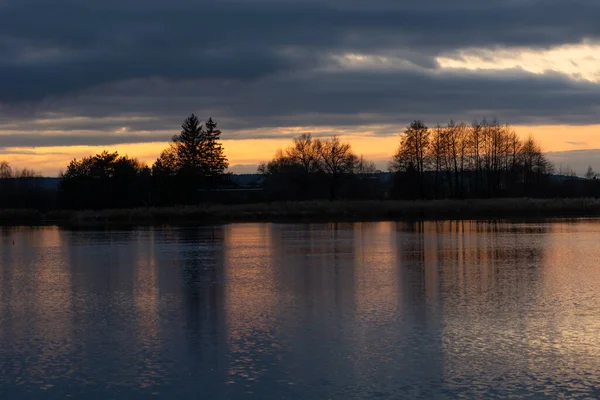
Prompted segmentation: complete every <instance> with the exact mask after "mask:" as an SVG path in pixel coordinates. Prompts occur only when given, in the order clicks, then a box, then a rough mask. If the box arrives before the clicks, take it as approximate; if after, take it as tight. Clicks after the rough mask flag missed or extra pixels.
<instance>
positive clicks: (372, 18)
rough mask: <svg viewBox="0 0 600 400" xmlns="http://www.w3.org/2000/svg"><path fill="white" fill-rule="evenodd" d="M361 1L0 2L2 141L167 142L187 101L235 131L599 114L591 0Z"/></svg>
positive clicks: (255, 133)
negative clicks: (540, 55) (536, 59)
mask: <svg viewBox="0 0 600 400" xmlns="http://www.w3.org/2000/svg"><path fill="white" fill-rule="evenodd" d="M357 3H358V2H349V1H346V0H319V1H316V0H309V1H307V0H302V1H301V0H277V1H275V0H270V1H269V0H230V1H217V0H203V1H200V2H190V1H188V0H169V1H166V0H161V1H159V0H147V1H144V2H143V3H140V2H139V1H133V0H102V1H100V0H90V1H76V0H64V1H61V2H48V1H46V0H4V1H0V134H2V136H0V146H2V147H17V146H22V147H27V146H31V145H37V146H51V145H57V146H64V145H69V144H72V145H83V144H89V145H101V144H115V143H137V142H139V141H164V140H168V139H169V138H170V136H171V135H172V134H173V133H176V131H177V129H178V126H179V124H180V122H181V120H182V119H183V118H184V117H185V116H187V115H188V114H189V113H191V112H196V113H197V114H199V115H200V116H202V117H208V116H209V115H210V116H213V117H214V118H215V119H216V120H217V121H220V122H221V126H222V127H223V129H224V131H225V132H226V134H230V135H231V136H230V138H232V139H235V138H252V137H269V136H271V135H273V134H274V133H273V132H276V130H277V129H278V128H280V127H293V126H301V127H314V126H333V127H335V126H339V127H348V126H356V127H357V133H360V130H361V129H362V128H360V127H364V126H373V125H378V126H382V125H386V126H394V125H396V124H405V123H406V122H407V121H409V120H411V119H413V118H423V119H425V120H426V121H427V122H429V123H436V122H445V121H446V120H448V119H450V118H455V119H464V120H467V121H469V120H472V119H474V118H482V117H483V116H488V117H498V118H500V119H501V120H502V121H505V122H510V123H512V124H559V123H560V124H593V123H598V122H600V121H599V119H600V117H599V115H600V114H599V113H598V111H599V107H600V84H599V83H596V82H595V81H594V80H590V79H578V76H579V75H578V68H579V69H581V68H582V65H583V61H586V60H587V63H586V68H587V69H589V68H590V67H589V66H590V65H594V60H595V58H594V57H595V55H594V54H593V53H591V54H587V53H586V51H590V50H589V49H590V48H592V49H593V48H594V47H593V46H592V47H590V45H589V44H590V43H592V44H593V43H596V42H597V41H598V40H600V25H598V23H597V18H596V17H597V16H598V15H600V4H599V3H598V2H597V1H595V0H579V1H558V0H544V1H535V0H491V1H490V0H488V1H485V2H482V1H480V0H458V1H453V2H448V1H446V0H430V1H428V2H422V1H417V0H414V1H397V0H371V1H369V2H361V4H357ZM565 45H567V46H569V55H567V57H572V58H573V59H570V61H571V62H569V63H561V64H560V68H558V67H557V68H556V69H554V70H553V68H552V62H551V61H549V62H546V63H544V64H541V65H542V67H540V66H539V65H536V66H535V68H534V67H531V68H529V67H528V66H527V65H525V66H524V65H523V63H528V62H531V61H530V60H531V58H532V57H518V56H514V57H513V56H511V54H513V53H514V54H515V55H519V54H536V52H542V51H545V52H546V53H545V54H549V55H551V56H552V57H557V54H561V52H560V51H557V50H556V49H559V48H561V46H565ZM578 46H580V47H578ZM586 49H587V50H586ZM578 52H579V53H578ZM573 54H577V57H575V56H573ZM549 57H550V56H549ZM590 57H591V58H590ZM507 59H510V61H506V60H507ZM440 60H443V61H444V62H445V64H444V62H441V61H440ZM449 60H450V61H449ZM503 60H504V61H506V62H503ZM515 60H516V61H515ZM496 65H497V66H498V67H497V68H496V67H495V66H496ZM570 65H572V70H571V71H567V70H566V69H568V68H570ZM557 66H558V63H557ZM540 68H541V69H540ZM587 69H586V71H585V72H586V74H588V73H589V74H591V75H589V76H594V75H593V74H594V71H591V72H590V71H588V70H587ZM599 72H600V70H599ZM585 76H588V75H585ZM599 76H600V75H599ZM379 133H382V134H389V133H390V132H389V130H388V131H385V132H384V131H383V130H382V131H380V132H379Z"/></svg>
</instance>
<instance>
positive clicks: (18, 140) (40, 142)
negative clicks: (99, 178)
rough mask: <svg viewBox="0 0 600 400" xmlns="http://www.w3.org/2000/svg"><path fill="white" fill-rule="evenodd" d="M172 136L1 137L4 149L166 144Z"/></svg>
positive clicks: (46, 135)
mask: <svg viewBox="0 0 600 400" xmlns="http://www.w3.org/2000/svg"><path fill="white" fill-rule="evenodd" d="M170 138H171V137H170V136H166V135H164V136H157V135H154V134H151V135H143V134H135V135H98V134H91V135H81V134H80V135H55V134H31V133H20V134H17V135H0V145H1V146H2V148H10V147H49V146H109V145H116V144H126V143H151V142H165V141H168V140H169V139H170Z"/></svg>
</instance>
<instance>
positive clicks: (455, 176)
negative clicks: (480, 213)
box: [390, 119, 554, 198]
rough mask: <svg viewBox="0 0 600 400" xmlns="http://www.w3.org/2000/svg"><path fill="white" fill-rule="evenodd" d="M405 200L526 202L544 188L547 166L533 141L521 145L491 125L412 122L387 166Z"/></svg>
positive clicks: (502, 128) (501, 128) (513, 136)
mask: <svg viewBox="0 0 600 400" xmlns="http://www.w3.org/2000/svg"><path fill="white" fill-rule="evenodd" d="M390 170H391V171H395V172H398V173H399V174H397V182H396V186H398V188H400V187H402V188H403V191H404V196H405V197H406V196H407V197H417V196H418V197H421V198H426V197H434V198H438V197H454V198H464V197H498V196H506V195H512V196H515V195H520V196H531V195H534V194H536V193H539V192H540V191H542V190H543V189H544V186H547V183H548V179H549V177H550V175H551V174H552V173H553V172H554V167H553V165H552V164H551V163H550V162H549V161H548V159H547V158H546V156H545V155H544V153H543V152H542V149H541V146H540V145H539V144H538V143H537V142H536V141H535V139H534V138H533V137H529V138H527V139H526V140H521V139H520V138H519V137H518V136H517V134H516V132H515V131H514V129H512V128H511V127H510V126H508V125H500V124H499V123H498V122H497V121H491V122H488V121H486V120H485V119H484V120H483V121H481V122H479V121H475V122H473V123H472V124H470V125H467V124H465V123H462V122H461V123H456V122H454V121H450V122H449V123H448V124H447V125H445V126H441V125H437V126H436V127H434V128H429V127H427V126H426V125H425V124H423V122H421V121H414V122H412V123H411V124H410V125H409V126H408V127H407V129H406V130H405V131H404V133H403V134H402V136H401V139H400V145H399V147H398V150H397V151H396V153H395V154H394V156H393V158H392V161H391V163H390Z"/></svg>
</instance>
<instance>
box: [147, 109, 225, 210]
mask: <svg viewBox="0 0 600 400" xmlns="http://www.w3.org/2000/svg"><path fill="white" fill-rule="evenodd" d="M220 137H221V131H220V130H219V129H217V124H216V122H214V121H213V120H212V118H209V119H208V121H206V124H205V125H202V124H201V123H200V120H199V119H198V117H196V116H195V115H194V114H192V115H191V116H189V117H188V118H186V119H185V121H184V122H183V124H182V125H181V132H180V133H179V134H178V135H174V136H173V138H172V141H171V143H170V144H169V148H168V149H166V150H164V151H163V152H162V153H161V154H160V156H159V157H158V159H157V160H156V161H155V163H154V165H153V166H152V174H153V177H154V182H155V186H156V187H155V195H156V197H158V198H159V200H158V201H159V202H165V201H167V202H177V203H180V202H184V203H190V202H196V201H198V200H199V197H198V191H199V189H203V188H211V187H213V186H214V185H216V184H217V183H218V182H219V180H220V179H221V178H222V177H223V175H224V173H225V170H226V169H227V167H228V166H229V164H228V162H227V158H226V157H225V155H224V151H223V146H222V145H221V143H220V142H219V140H220Z"/></svg>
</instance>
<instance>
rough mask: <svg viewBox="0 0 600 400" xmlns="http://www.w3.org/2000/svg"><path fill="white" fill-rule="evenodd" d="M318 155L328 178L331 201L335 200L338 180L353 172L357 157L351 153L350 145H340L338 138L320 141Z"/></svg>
mask: <svg viewBox="0 0 600 400" xmlns="http://www.w3.org/2000/svg"><path fill="white" fill-rule="evenodd" d="M318 154H319V159H320V160H321V168H322V169H323V172H325V174H327V176H328V177H329V181H330V186H329V190H330V195H331V200H335V198H336V195H337V189H338V185H339V180H340V178H341V177H342V176H343V175H348V174H352V173H353V172H354V169H355V167H356V165H357V163H358V157H356V155H355V154H354V153H353V152H352V148H351V147H350V144H348V143H342V142H341V141H340V139H339V137H338V136H333V137H331V138H330V139H326V140H323V141H320V142H319V146H318Z"/></svg>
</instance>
